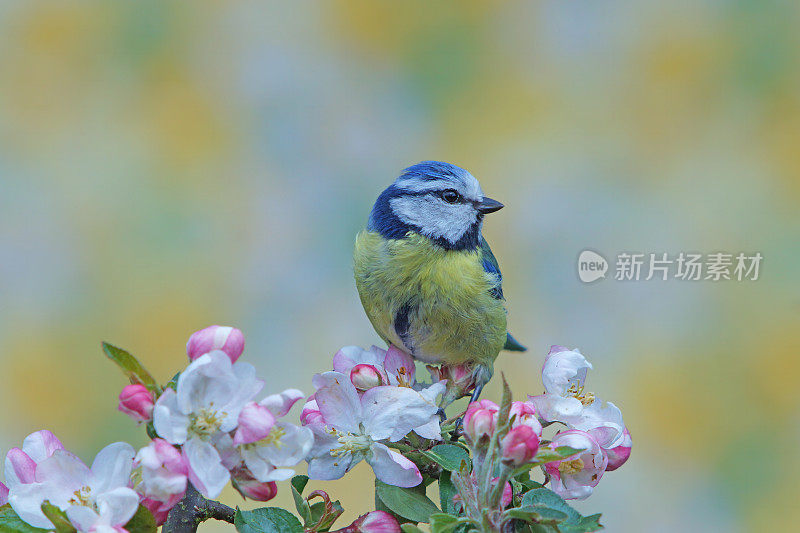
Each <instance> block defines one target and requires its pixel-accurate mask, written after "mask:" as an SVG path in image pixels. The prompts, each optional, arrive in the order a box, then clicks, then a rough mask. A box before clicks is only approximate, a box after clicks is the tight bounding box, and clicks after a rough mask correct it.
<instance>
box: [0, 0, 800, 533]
mask: <svg viewBox="0 0 800 533" xmlns="http://www.w3.org/2000/svg"><path fill="white" fill-rule="evenodd" d="M798 6H800V4H798V3H796V2H779V1H758V2H756V1H754V0H750V1H747V0H739V1H729V2H725V1H721V0H720V1H712V0H701V1H695V2H682V1H681V2H667V1H662V2H655V1H641V2H619V1H597V0H594V1H589V0H585V1H569V2H565V1H557V0H553V1H549V2H527V1H518V2H500V1H471V2H458V3H456V2H453V3H444V2H433V3H432V2H402V3H400V2H398V3H390V2H383V1H366V0H365V1H358V2H354V1H338V2H275V3H263V2H177V3H170V2H161V1H144V2H103V3H85V2H69V3H66V2H50V3H43V2H16V3H14V2H6V3H3V4H2V7H0V365H2V367H1V368H2V387H1V388H0V448H2V451H3V453H4V452H5V450H7V449H8V448H9V447H11V446H14V445H18V444H19V442H20V441H21V440H22V438H23V437H24V436H25V435H27V434H28V433H29V432H31V431H34V430H37V429H40V428H49V429H52V430H53V431H55V432H56V434H57V435H59V436H60V437H61V439H62V440H63V442H64V443H65V444H66V445H67V446H68V447H69V448H71V449H73V450H75V451H76V452H78V453H79V454H80V455H81V456H82V457H83V458H84V459H85V460H86V461H89V460H91V458H92V457H93V455H94V454H95V453H96V452H97V451H98V450H99V449H100V448H101V447H102V446H104V445H105V444H107V443H109V442H111V441H114V440H126V441H128V442H131V443H132V444H134V445H137V446H139V445H142V444H144V442H145V440H144V438H143V433H142V431H141V430H140V428H137V427H135V425H134V424H133V423H132V422H130V421H129V420H128V419H127V418H126V417H125V416H123V415H122V414H120V413H118V412H117V411H116V395H117V393H118V392H119V389H120V388H121V387H122V386H123V385H124V381H123V379H122V377H121V376H120V375H119V374H118V372H117V370H116V369H115V368H114V367H113V366H112V365H111V364H110V363H108V362H107V361H105V360H104V358H103V356H102V354H101V352H100V349H99V343H100V341H101V340H108V341H111V342H113V343H116V344H118V345H120V346H123V347H125V348H127V349H129V350H131V351H132V352H134V353H135V354H137V355H138V356H139V357H140V358H141V359H142V361H143V362H145V363H146V365H147V366H148V367H149V368H150V369H151V370H152V371H153V372H154V373H155V374H157V375H158V376H159V377H161V378H162V379H164V380H166V379H168V378H169V377H171V376H172V375H173V373H174V372H175V371H177V370H178V369H180V368H181V367H182V366H183V365H184V364H185V362H186V360H185V355H184V351H183V349H184V346H183V345H184V343H185V341H186V339H187V337H188V336H189V334H190V333H191V332H192V331H194V330H196V329H200V328H201V327H204V326H206V325H209V324H212V323H221V324H227V325H235V326H238V327H240V328H241V329H242V330H243V331H244V332H245V335H246V339H247V349H246V352H245V356H244V360H245V361H249V362H251V363H253V364H255V365H256V366H257V368H258V369H259V372H260V374H261V375H262V376H263V377H264V378H265V379H266V382H267V390H268V391H273V392H274V391H277V390H280V389H283V388H286V387H289V386H293V387H298V388H301V389H303V390H304V391H306V392H309V393H310V392H311V385H310V378H311V375H312V373H314V372H317V371H322V370H325V369H328V368H329V367H330V364H331V363H330V360H331V355H332V354H333V353H334V352H335V351H336V349H337V348H338V347H340V346H343V345H346V344H361V345H364V346H368V345H369V344H371V343H373V342H378V339H377V337H376V335H375V334H374V333H373V331H372V330H371V328H370V326H369V323H368V321H367V320H366V318H365V316H364V315H363V312H362V310H361V308H360V305H359V302H358V298H357V295H356V292H355V288H354V285H353V281H352V274H351V264H350V262H351V250H352V242H353V237H354V235H355V234H356V232H357V231H358V230H359V229H360V228H361V227H362V225H363V224H364V222H365V220H366V217H367V214H368V211H369V209H370V207H371V204H372V202H373V200H374V198H375V197H376V196H377V194H378V193H379V192H380V191H381V190H382V189H383V188H384V187H386V186H387V185H388V184H389V183H390V182H391V181H392V180H393V179H394V178H395V177H396V176H397V174H398V172H399V171H400V170H401V169H402V168H403V167H405V166H407V165H409V164H413V163H415V162H418V161H420V160H423V159H440V160H445V161H449V162H453V163H456V164H459V165H461V166H463V167H465V168H467V169H468V170H470V171H471V172H472V173H473V174H474V175H475V176H476V177H478V179H479V180H480V181H481V183H482V185H483V188H484V190H485V192H486V193H487V194H488V195H490V196H492V197H493V198H497V199H499V200H501V201H503V202H504V203H505V204H506V205H507V207H506V209H504V210H503V211H501V212H499V213H498V214H495V215H491V216H490V217H489V218H488V220H487V223H486V226H485V235H486V236H487V239H488V240H489V241H490V242H491V243H492V246H493V248H494V250H495V253H496V255H497V257H498V259H499V260H500V264H501V267H502V268H503V272H504V275H505V292H506V295H507V298H508V300H509V308H510V315H509V324H510V328H511V330H512V331H513V332H514V333H515V335H516V336H517V338H518V339H520V340H521V341H522V342H524V343H525V344H527V345H528V346H529V347H530V348H531V350H530V351H529V352H528V353H527V354H524V355H519V354H504V355H502V356H501V358H500V359H499V360H498V365H497V370H498V373H499V371H504V372H505V373H506V375H507V376H508V377H509V380H510V382H511V385H512V387H513V390H514V391H515V393H516V394H517V396H518V397H520V398H521V397H523V396H524V394H526V393H532V394H536V393H539V392H541V382H540V378H539V371H540V366H541V363H542V360H543V357H544V355H545V353H546V352H547V349H548V346H549V345H550V344H565V345H568V346H570V347H579V348H580V349H581V350H582V351H583V352H584V353H585V354H587V356H588V357H589V359H590V361H591V362H593V363H594V365H595V371H594V372H592V373H591V374H590V377H589V388H591V390H593V391H594V392H596V393H597V394H598V395H600V396H601V397H603V398H605V399H609V400H612V401H614V402H615V403H616V404H617V405H619V406H620V407H621V408H622V410H623V413H624V415H625V419H626V422H627V424H628V426H629V428H630V430H631V433H632V434H633V439H634V451H633V456H632V459H631V460H630V462H629V463H628V464H627V465H626V466H625V467H624V468H623V469H621V470H619V471H617V472H613V473H609V474H608V475H607V476H606V477H604V478H603V481H602V482H601V484H600V486H599V488H598V489H597V490H596V491H595V495H593V496H592V497H591V498H590V499H589V500H588V501H586V502H582V503H579V504H578V507H579V508H580V509H581V510H583V511H586V512H603V513H604V520H603V522H604V523H605V524H606V526H607V528H608V530H609V531H629V532H639V531H657V532H666V531H704V532H705V531H725V532H737V531H787V530H789V529H791V526H790V524H794V525H796V524H797V523H798V521H800V507H798V506H797V502H798V500H800V489H798V484H797V478H798V473H800V459H799V458H800V454H798V444H799V442H798V441H799V440H800V416H798V404H800V394H798V392H797V391H798V385H797V382H798V376H799V375H800V358H798V354H799V352H800V350H799V348H800V336H799V335H798V324H799V321H798V318H800V317H799V316H798V315H800V290H798V288H799V287H800V285H798V281H797V279H798V278H797V276H798V275H800V268H799V267H800V217H798V201H800V149H798V148H799V143H800V37H799V36H800V32H798V31H797V28H798V27H799V26H798V25H799V24H800V7H798ZM585 248H591V249H594V250H597V251H599V252H600V253H602V254H604V255H605V256H606V258H607V259H609V261H611V262H612V263H613V261H614V257H615V256H616V254H617V253H619V252H622V251H629V252H630V251H634V252H642V253H650V252H655V253H661V252H669V253H670V254H676V253H678V252H680V251H687V252H688V251H695V252H702V253H712V252H718V251H724V252H730V253H737V252H740V251H744V252H751V253H752V252H756V251H758V252H761V253H762V255H763V256H764V260H763V264H762V268H761V275H760V279H759V280H758V281H755V282H744V281H743V282H736V281H727V282H718V283H714V282H711V281H698V282H686V281H675V280H670V281H655V280H652V281H649V282H645V281H639V282H620V281H615V280H614V279H613V277H612V275H611V274H613V272H612V273H610V275H609V277H608V278H607V279H605V280H601V281H598V282H596V283H594V284H591V285H585V284H582V283H581V282H580V281H579V280H578V278H577V275H576V268H575V262H576V258H577V256H578V253H579V252H580V251H581V250H583V249H585ZM612 268H613V265H612ZM497 396H498V388H497V383H493V384H492V386H491V387H489V389H488V392H487V393H486V397H488V398H496V397H497ZM370 484H371V472H370V471H369V469H368V468H366V467H364V466H363V465H362V466H361V467H359V468H358V469H356V471H355V472H354V474H353V475H350V476H348V477H347V478H346V479H345V480H344V481H341V482H338V483H324V484H322V483H320V484H316V483H315V484H313V485H312V487H324V488H326V489H329V490H330V491H331V494H332V495H333V496H334V497H337V498H341V499H342V500H343V502H344V504H345V506H346V508H347V510H348V515H347V516H348V517H350V518H352V517H354V516H356V515H357V514H359V513H362V512H365V511H366V510H368V509H370V508H371V501H372V496H371V492H370V490H369V487H370ZM223 499H224V500H225V501H227V502H228V503H231V504H236V503H238V502H240V500H239V498H238V496H237V495H235V494H233V493H232V491H230V490H228V491H227V492H226V493H225V494H224V497H223ZM276 501H277V502H278V503H279V504H282V505H290V503H289V502H290V498H289V495H288V491H287V488H286V485H285V484H283V485H282V486H281V494H280V496H279V498H278V500H276ZM343 525H345V522H341V525H340V527H342V526H343ZM220 527H222V526H219V525H216V524H208V525H205V526H203V528H202V530H204V531H216V530H219V528H220ZM223 529H224V528H223Z"/></svg>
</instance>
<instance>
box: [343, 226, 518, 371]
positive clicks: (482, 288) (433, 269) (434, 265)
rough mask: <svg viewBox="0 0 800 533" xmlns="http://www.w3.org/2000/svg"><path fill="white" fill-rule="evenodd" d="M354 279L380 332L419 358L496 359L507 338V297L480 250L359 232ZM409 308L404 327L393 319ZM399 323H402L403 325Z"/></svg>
mask: <svg viewBox="0 0 800 533" xmlns="http://www.w3.org/2000/svg"><path fill="white" fill-rule="evenodd" d="M354 267H355V278H356V286H357V287H358V293H359V296H360V297H361V303H362V304H363V306H364V310H365V311H366V313H367V316H368V317H369V319H370V321H371V322H372V325H373V326H374V327H375V330H376V331H377V332H378V334H379V335H380V336H381V337H382V338H383V339H384V340H386V341H387V342H390V343H392V344H394V345H395V346H397V347H398V348H400V349H402V350H405V351H407V352H409V353H410V354H411V355H413V356H414V357H415V358H417V359H420V360H422V361H427V362H433V363H442V362H446V363H449V364H456V363H463V362H468V361H474V362H478V363H483V364H486V363H491V362H492V361H493V360H494V359H495V358H496V357H497V354H498V353H499V352H500V350H501V349H502V347H503V344H504V342H505V337H506V312H505V309H504V308H503V303H502V301H500V300H497V299H495V298H493V297H492V296H491V294H490V292H489V291H490V289H491V287H492V286H493V284H494V282H495V281H496V280H495V279H494V275H493V274H490V273H487V272H485V271H484V269H483V266H482V263H481V252H480V251H479V250H471V251H470V250H467V251H452V250H445V249H444V248H442V247H440V246H437V245H436V244H434V243H432V242H431V241H430V240H429V239H427V238H425V237H423V236H421V235H417V234H409V235H408V236H407V237H406V238H405V239H384V238H383V237H382V236H381V235H380V234H378V233H377V232H372V231H366V230H365V231H362V232H361V233H360V234H359V235H358V237H356V244H355V252H354ZM401 310H402V311H403V313H407V315H408V316H407V334H406V335H404V336H403V338H401V336H400V335H398V331H397V328H396V327H395V326H396V322H397V316H398V312H399V311H401ZM400 329H401V330H402V329H404V328H402V327H401V328H400Z"/></svg>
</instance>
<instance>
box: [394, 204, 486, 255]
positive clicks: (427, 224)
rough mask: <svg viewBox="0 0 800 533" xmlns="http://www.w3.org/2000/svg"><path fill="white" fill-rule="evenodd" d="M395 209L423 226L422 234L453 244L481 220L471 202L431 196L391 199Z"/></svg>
mask: <svg viewBox="0 0 800 533" xmlns="http://www.w3.org/2000/svg"><path fill="white" fill-rule="evenodd" d="M389 205H390V206H391V208H392V211H394V213H395V214H396V215H397V216H398V217H399V218H400V220H402V221H403V222H405V223H406V224H411V225H413V226H416V227H418V228H420V233H422V234H423V235H425V236H426V237H431V238H434V239H439V238H444V239H447V241H449V242H450V243H452V244H455V243H456V242H458V240H459V239H460V238H461V237H463V236H464V234H465V233H466V232H467V231H468V230H469V228H470V227H471V226H472V225H473V224H474V223H475V222H476V221H477V219H478V217H477V213H476V212H475V208H474V207H473V206H472V205H471V204H446V203H444V202H442V201H441V200H439V199H438V198H433V197H430V196H400V197H398V198H392V199H391V200H389Z"/></svg>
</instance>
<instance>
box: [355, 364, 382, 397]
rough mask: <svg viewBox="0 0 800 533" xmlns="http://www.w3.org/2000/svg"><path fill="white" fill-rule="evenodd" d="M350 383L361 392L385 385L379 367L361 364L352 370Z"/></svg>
mask: <svg viewBox="0 0 800 533" xmlns="http://www.w3.org/2000/svg"><path fill="white" fill-rule="evenodd" d="M350 381H351V382H352V383H353V386H354V387H355V388H357V389H358V390H360V391H365V390H369V389H371V388H372V387H379V386H381V385H385V383H384V379H383V376H381V371H380V370H378V368H377V367H375V366H373V365H368V364H360V365H356V366H354V367H353V369H352V370H350Z"/></svg>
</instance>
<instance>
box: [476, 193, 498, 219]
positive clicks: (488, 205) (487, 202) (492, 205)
mask: <svg viewBox="0 0 800 533" xmlns="http://www.w3.org/2000/svg"><path fill="white" fill-rule="evenodd" d="M503 207H505V206H504V205H503V204H501V203H500V202H498V201H497V200H492V199H491V198H487V197H485V196H484V197H483V201H481V203H479V204H478V205H477V208H478V213H480V214H482V215H485V214H487V213H494V212H495V211H500V210H501V209H503Z"/></svg>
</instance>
